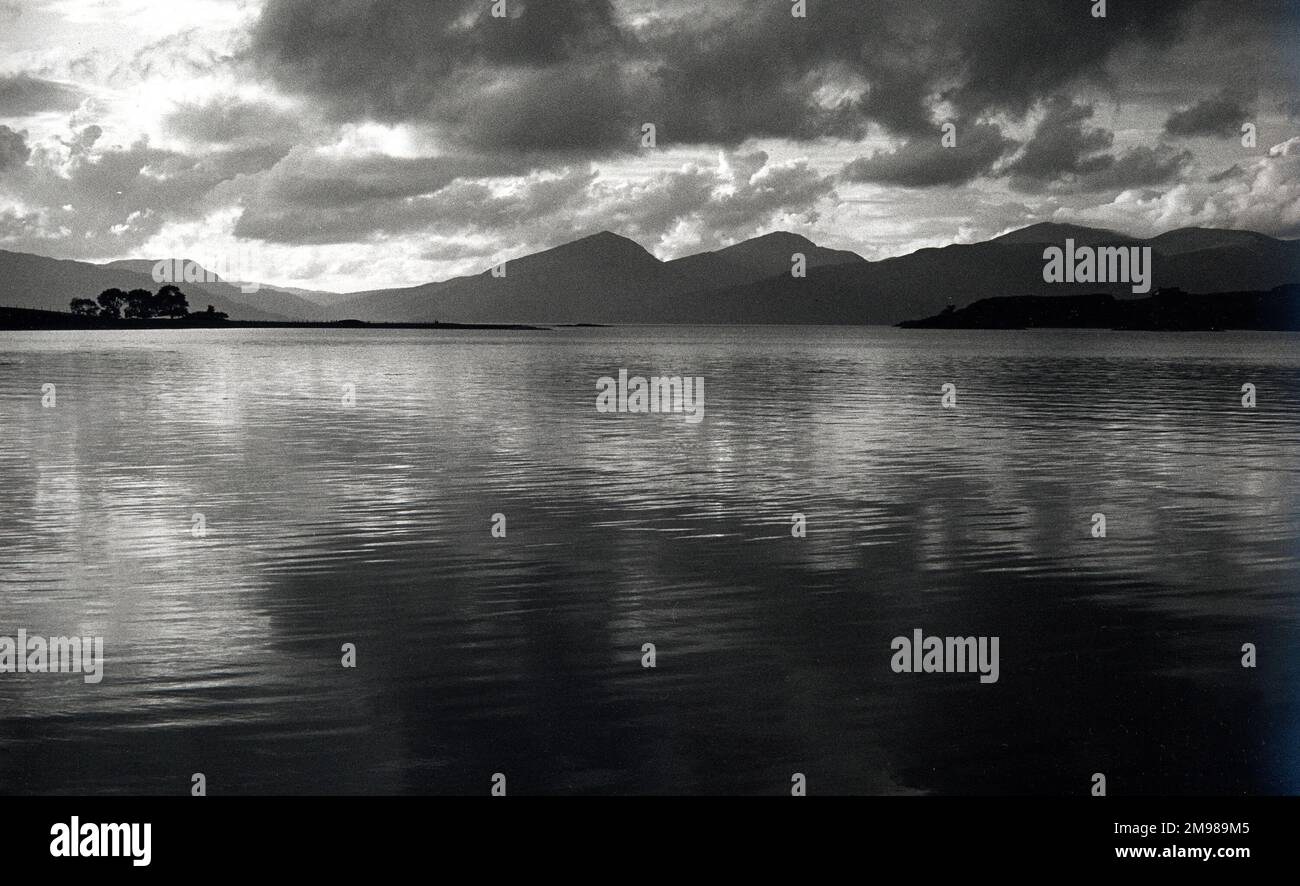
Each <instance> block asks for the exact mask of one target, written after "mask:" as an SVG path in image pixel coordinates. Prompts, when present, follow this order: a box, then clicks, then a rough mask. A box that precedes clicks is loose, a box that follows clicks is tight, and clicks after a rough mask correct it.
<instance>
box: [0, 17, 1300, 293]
mask: <svg viewBox="0 0 1300 886" xmlns="http://www.w3.org/2000/svg"><path fill="white" fill-rule="evenodd" d="M1102 5H1104V6H1105V15H1104V16H1098V15H1096V13H1097V12H1098V11H1099V9H1098V0H960V2H958V0H806V6H805V11H806V15H805V16H803V17H797V16H795V15H793V14H792V12H794V11H795V7H796V3H795V2H794V0H694V2H687V0H331V2H320V0H0V249H7V250H12V251H19V252H32V253H38V254H41V255H47V256H52V257H55V258H73V259H80V260H86V261H110V260H115V259H121V258H150V259H157V258H163V257H168V258H170V257H186V258H195V259H199V260H203V259H204V258H205V257H218V258H220V257H221V256H223V255H231V256H237V257H242V258H243V260H244V262H245V264H246V265H247V264H249V263H251V262H252V261H253V259H252V258H250V257H255V261H256V264H257V266H258V273H257V276H256V277H253V278H251V279H258V280H261V281H263V282H267V283H274V284H278V285H284V286H299V287H304V288H313V289H329V290H334V291H359V290H367V289H376V288H386V287H393V286H410V285H417V284H420V283H425V282H428V281H430V280H439V279H446V278H449V277H453V276H458V275H461V274H470V273H478V272H480V271H482V270H484V269H485V268H488V267H491V266H493V265H496V264H498V263H499V262H501V261H505V260H508V259H510V258H513V257H517V256H520V255H524V254H527V253H530V252H535V251H538V250H540V249H545V248H549V247H552V246H556V245H559V244H561V243H564V242H567V241H569V240H573V239H576V238H578V237H581V236H584V235H587V234H592V233H596V232H599V231H602V230H610V231H614V232H615V233H619V234H622V235H624V236H627V237H630V238H632V239H633V240H636V241H637V242H638V243H640V244H641V245H642V246H644V247H645V248H647V249H649V250H650V251H651V252H652V253H654V254H655V255H657V256H659V257H660V258H663V259H670V258H675V257H679V256H682V255H688V254H691V253H695V252H701V251H706V250H711V249H717V248H720V247H723V246H727V245H730V244H732V243H735V242H739V241H741V240H744V239H747V238H749V237H753V236H757V235H760V234H764V233H768V232H770V231H774V230H789V231H795V232H797V233H800V234H803V235H805V236H807V237H809V238H811V239H812V240H814V241H816V242H817V243H819V244H821V245H823V246H828V247H832V248H837V249H851V250H853V251H855V252H858V253H859V254H861V255H863V256H865V257H867V258H869V259H878V258H884V257H888V256H893V255H900V254H905V253H908V252H912V251H915V250H917V249H920V248H925V247H934V246H945V245H949V244H953V243H965V242H974V241H979V240H984V239H988V238H989V237H993V236H997V235H998V234H1001V233H1004V232H1006V231H1008V230H1013V229H1015V228H1019V227H1023V226H1025V225H1028V224H1033V223H1035V222H1042V221H1062V222H1066V221H1068V222H1074V223H1081V224H1089V225H1095V226H1099V227H1109V228H1113V229H1116V230H1120V231H1123V232H1125V233H1129V234H1135V235H1142V236H1149V235H1153V234H1156V233H1160V232H1162V231H1166V230H1171V229H1174V228H1178V227H1185V226H1193V225H1195V226H1203V227H1227V228H1248V229H1252V230H1257V231H1261V232H1263V233H1266V234H1270V235H1273V236H1278V237H1286V238H1294V237H1300V126H1298V125H1297V124H1298V123H1300V88H1297V87H1298V86H1300V51H1298V49H1297V47H1300V42H1298V41H1297V37H1296V35H1297V34H1298V33H1300V2H1297V0H1186V2H1181V0H1106V2H1104V3H1103V4H1102ZM494 12H497V13H500V15H494ZM646 124H653V126H654V136H655V138H654V144H653V145H651V144H647V142H646V139H645V131H646V130H645V128H644V127H645V125H646ZM1245 124H1250V125H1251V126H1253V127H1254V131H1255V139H1254V144H1244V143H1243V133H1242V127H1243V125H1245ZM945 126H947V127H948V128H947V130H946V131H947V132H948V133H949V137H948V139H947V141H948V144H945V143H944V133H945ZM954 141H955V144H953V143H952V142H954ZM209 260H210V259H209Z"/></svg>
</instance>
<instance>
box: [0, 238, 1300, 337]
mask: <svg viewBox="0 0 1300 886" xmlns="http://www.w3.org/2000/svg"><path fill="white" fill-rule="evenodd" d="M1067 239H1069V240H1074V241H1075V244H1076V246H1094V247H1095V246H1129V247H1131V246H1149V247H1150V248H1151V250H1152V253H1153V265H1154V275H1153V281H1152V283H1153V290H1158V289H1162V288H1164V289H1180V290H1183V291H1185V292H1188V293H1217V292H1243V291H1268V290H1272V289H1273V288H1275V287H1277V286H1281V285H1283V284H1288V283H1300V241H1294V240H1277V239H1274V238H1272V237H1268V236H1266V235H1264V234H1259V233H1256V232H1253V231H1231V230H1215V229H1204V228H1182V229H1178V230H1174V231H1169V232H1167V233H1165V234H1161V235H1159V236H1157V237H1152V238H1149V239H1143V238H1137V237H1130V236H1126V235H1124V234H1120V233H1117V232H1115V231H1109V230H1105V229H1101V228H1091V227H1085V226H1081V225H1071V224H1055V223H1043V224H1035V225H1030V226H1029V227H1026V228H1021V229H1019V230H1017V231H1012V232H1009V233H1007V234H1003V235H1001V236H999V237H996V238H994V239H992V240H988V241H985V242H982V243H970V244H958V245H954V246H947V247H943V248H929V249H921V250H919V251H917V252H914V253H911V254H910V255H905V256H900V257H897V258H889V259H883V260H880V261H867V260H866V259H864V258H862V257H861V256H859V255H857V254H856V253H853V252H846V251H841V250H833V249H826V248H823V247H821V246H818V245H817V244H815V243H813V242H812V241H811V240H808V239H807V238H805V237H802V236H800V235H798V234H793V233H789V232H784V231H778V232H774V233H771V234H765V235H763V236H761V237H756V238H754V239H752V240H746V241H744V242H742V243H737V244H735V245H733V246H728V247H726V248H724V249H719V250H716V251H712V252H704V253H699V254H697V255H691V256H686V257H684V258H679V259H675V260H672V261H661V260H659V259H658V258H656V257H655V256H654V255H652V254H651V253H650V252H648V251H647V250H646V249H645V248H644V247H642V246H641V245H640V244H638V243H636V242H634V241H633V240H630V239H628V238H627V237H623V236H620V235H618V234H615V233H612V232H610V231H602V232H600V233H597V234H592V235H591V236H587V237H583V238H581V239H578V240H574V241H572V242H570V243H565V244H563V245H561V246H556V247H554V248H552V249H547V250H543V251H541V252H537V253H533V254H530V255H524V256H520V257H518V258H514V259H511V260H509V261H507V262H506V263H505V264H504V266H503V271H504V273H503V274H494V273H493V272H492V270H485V271H483V272H481V273H479V274H475V275H472V276H467V277H457V278H454V279H451V280H444V281H439V282H435V283H426V284H423V285H420V286H413V287H407V288H401V289H383V290H374V291H369V292H358V293H352V294H350V295H346V296H345V295H328V299H325V298H321V299H320V301H326V300H328V301H331V302H333V303H332V304H321V303H320V301H315V300H313V299H312V298H311V295H313V294H312V293H310V291H308V290H298V291H296V292H290V291H288V290H286V289H279V288H275V287H266V288H263V289H261V290H259V291H258V292H256V293H242V292H240V291H239V289H238V288H237V287H234V286H230V285H228V284H225V283H202V284H182V289H183V290H185V291H187V293H188V294H189V296H190V302H191V305H192V306H194V307H196V309H200V310H201V309H202V307H203V306H205V305H206V304H208V303H211V304H212V305H214V306H215V307H216V308H217V310H220V311H225V312H226V313H228V314H230V316H231V317H232V319H242V320H284V319H294V320H344V319H356V320H365V321H378V322H414V323H428V322H433V321H441V322H444V323H467V324H493V323H518V324H533V325H546V324H559V323H608V324H618V323H622V324H638V323H640V324H674V323H683V324H685V323H695V324H704V323H711V324H828V325H839V324H889V325H892V324H896V323H900V322H903V321H906V320H919V319H922V318H927V317H931V316H933V315H936V314H938V313H939V312H941V311H943V310H944V309H945V308H947V307H948V306H949V305H952V306H953V307H955V308H962V307H965V306H967V305H970V304H972V303H974V302H976V301H980V300H982V299H988V298H997V297H1004V296H1050V297H1055V296H1071V295H1096V294H1105V295H1112V296H1115V297H1116V298H1119V299H1126V298H1127V299H1132V298H1135V297H1137V296H1135V295H1134V293H1133V292H1132V286H1131V285H1130V284H1128V283H1111V284H1097V283H1073V284H1064V283H1057V284H1049V283H1045V282H1044V281H1043V267H1044V258H1043V251H1044V249H1045V248H1046V247H1048V246H1058V247H1063V246H1064V245H1065V242H1066V240H1067ZM796 253H798V254H802V255H803V256H804V257H805V259H806V275H805V276H803V277H795V276H793V275H792V274H791V267H792V257H793V256H794V255H795V254H796ZM152 269H153V263H152V262H143V261H128V262H114V263H112V264H110V265H91V264H86V263H84V262H67V261H56V260H54V259H49V258H43V257H39V256H31V255H24V254H21V253H8V252H3V251H0V305H7V306H12V307H26V308H40V309H45V310H59V311H66V310H67V305H68V302H69V301H70V300H71V299H73V298H93V297H94V296H95V295H97V294H98V293H99V292H101V291H103V290H104V289H107V288H109V287H114V286H115V287H118V288H121V289H132V288H137V287H145V288H151V289H153V288H157V287H156V284H154V282H153V280H152V277H151V276H150V275H151V274H152ZM297 292H302V293H304V295H299V294H297Z"/></svg>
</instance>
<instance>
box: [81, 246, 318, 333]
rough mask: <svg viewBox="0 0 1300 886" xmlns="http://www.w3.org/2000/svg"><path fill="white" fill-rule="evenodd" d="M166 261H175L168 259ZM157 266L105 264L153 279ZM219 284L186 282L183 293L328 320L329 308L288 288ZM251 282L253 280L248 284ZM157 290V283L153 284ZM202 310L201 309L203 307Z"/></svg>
mask: <svg viewBox="0 0 1300 886" xmlns="http://www.w3.org/2000/svg"><path fill="white" fill-rule="evenodd" d="M166 261H173V260H172V259H166ZM179 261H180V262H181V267H182V268H184V267H187V266H188V265H191V264H193V265H194V266H195V267H196V268H198V269H199V270H200V271H201V272H202V276H203V279H204V280H205V281H206V280H209V279H211V278H213V277H214V276H215V275H213V274H211V273H210V272H209V271H208V269H207V268H204V267H203V266H202V265H200V264H198V263H197V262H190V261H189V260H188V259H180V260H179ZM156 264H157V262H156V261H154V260H152V259H125V260H123V261H115V262H109V263H108V264H106V265H104V267H106V268H120V269H121V270H125V271H133V272H135V273H137V274H143V275H144V276H146V277H149V278H150V279H151V280H152V279H153V269H154V266H155V265H156ZM216 280H217V282H211V283H209V282H204V283H185V282H179V281H178V283H177V285H178V286H180V287H181V290H182V291H184V292H186V293H187V294H189V293H190V292H196V293H198V292H204V293H208V294H210V295H216V296H218V297H220V298H226V299H229V300H230V301H232V302H237V303H238V304H242V305H247V306H249V307H251V308H256V309H257V310H260V311H266V312H268V313H271V314H276V315H278V316H281V317H288V318H289V319H290V320H320V319H323V318H324V317H325V314H326V309H325V307H324V306H323V305H321V304H318V303H316V302H313V301H310V300H308V299H306V298H303V297H302V296H299V295H296V294H295V293H292V292H289V291H288V290H285V289H277V288H275V287H273V286H265V285H262V284H260V283H259V284H257V291H256V292H244V291H243V289H242V288H241V287H240V286H239V285H232V284H230V283H226V282H225V281H223V280H221V279H220V278H219V277H217V278H216ZM249 282H250V283H251V282H253V281H249ZM154 285H155V287H156V286H157V285H158V284H156V283H155V284H154ZM190 302H191V304H190V308H191V309H192V310H193V309H194V305H193V302H194V297H193V296H191V298H190ZM200 310H201V308H200Z"/></svg>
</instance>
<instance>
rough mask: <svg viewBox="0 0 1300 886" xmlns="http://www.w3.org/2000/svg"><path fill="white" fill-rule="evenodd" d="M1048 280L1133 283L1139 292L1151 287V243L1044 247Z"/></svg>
mask: <svg viewBox="0 0 1300 886" xmlns="http://www.w3.org/2000/svg"><path fill="white" fill-rule="evenodd" d="M1043 258H1044V259H1045V260H1046V261H1047V264H1045V265H1044V266H1043V280H1044V282H1047V283H1132V284H1133V291H1134V292H1135V293H1145V292H1150V291H1151V247H1150V246H1096V247H1094V246H1079V247H1076V246H1075V245H1074V240H1072V239H1071V240H1066V241H1065V249H1061V247H1059V246H1049V247H1047V249H1045V250H1043Z"/></svg>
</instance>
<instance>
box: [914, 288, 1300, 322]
mask: <svg viewBox="0 0 1300 886" xmlns="http://www.w3.org/2000/svg"><path fill="white" fill-rule="evenodd" d="M898 325H899V326H902V327H903V328H905V329H1041V328H1074V329H1146V330H1162V331H1183V332H1186V331H1193V330H1217V329H1257V330H1274V331H1291V332H1294V331H1300V285H1289V286H1279V287H1277V288H1275V289H1271V290H1269V291H1267V292H1218V293H1213V294H1191V293H1186V292H1182V291H1181V290H1176V289H1163V290H1161V291H1160V292H1158V293H1156V294H1155V295H1153V296H1151V297H1150V298H1141V299H1118V298H1116V297H1115V296H1113V295H1107V294H1092V295H1069V296H1034V295H1025V296H1006V297H1002V298H987V299H982V300H980V301H977V302H975V303H974V304H973V305H969V306H967V307H964V308H959V309H958V308H955V309H951V310H945V311H943V312H942V313H939V314H937V315H935V316H933V317H928V318H926V319H924V320H910V321H906V322H903V323H900V324H898Z"/></svg>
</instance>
